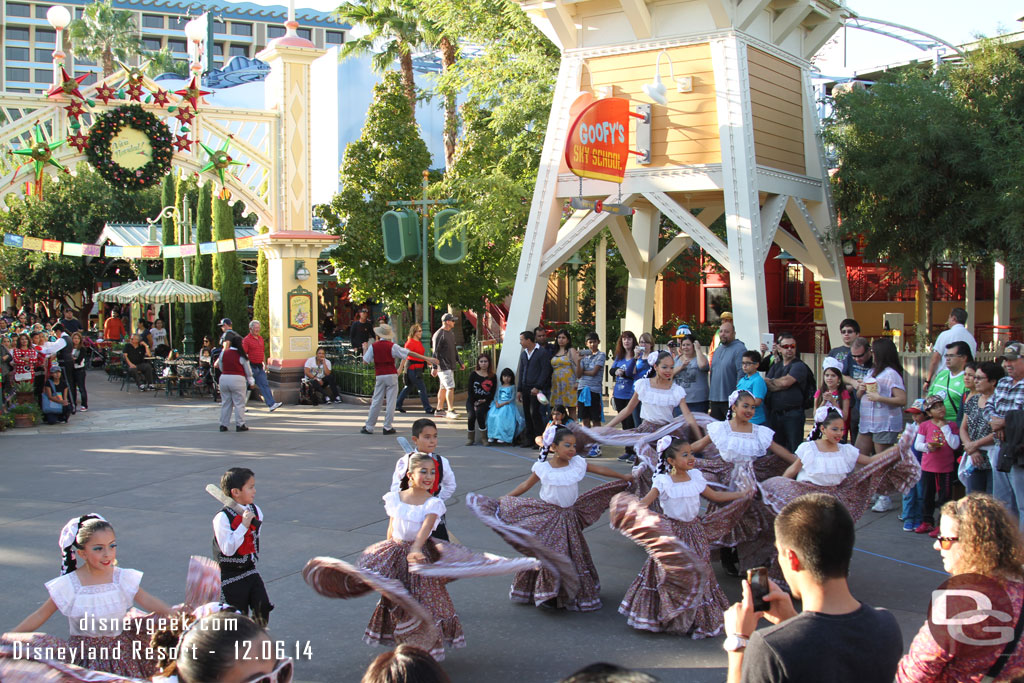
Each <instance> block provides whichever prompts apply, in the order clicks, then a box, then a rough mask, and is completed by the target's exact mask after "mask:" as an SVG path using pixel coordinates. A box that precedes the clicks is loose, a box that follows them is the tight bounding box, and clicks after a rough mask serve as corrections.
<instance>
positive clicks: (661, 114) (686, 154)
mask: <svg viewBox="0 0 1024 683" xmlns="http://www.w3.org/2000/svg"><path fill="white" fill-rule="evenodd" d="M659 52H660V50H654V51H651V52H639V53H630V54H623V55H610V56H607V57H592V58H590V59H588V60H587V62H586V66H585V67H584V68H583V76H582V89H583V90H588V91H590V92H593V93H595V94H597V93H599V92H600V89H601V88H604V87H606V86H613V92H612V94H613V96H614V97H625V98H630V99H633V100H636V101H637V102H649V101H650V98H648V97H647V95H645V94H644V91H643V85H644V84H645V83H650V82H651V81H652V80H653V78H654V71H655V62H656V61H657V59H658V53H659ZM667 52H668V56H669V57H671V59H672V68H673V70H674V73H675V75H676V76H690V77H692V78H693V92H689V93H680V92H676V85H675V83H674V82H673V81H672V79H671V77H670V76H669V65H668V59H666V58H665V57H662V59H661V79H662V82H663V83H664V84H665V88H666V90H667V93H666V98H667V99H668V105H667V106H662V105H660V104H654V105H653V106H652V120H651V163H650V164H644V165H642V166H640V165H638V164H637V163H636V161H635V160H633V159H630V161H629V164H628V166H627V168H647V169H649V168H658V167H665V166H680V165H685V164H718V163H721V161H722V148H721V143H720V141H719V137H718V111H717V107H716V106H715V78H714V70H713V68H712V66H711V50H710V47H709V46H708V44H707V43H702V44H699V45H685V46H682V47H674V48H669V49H668V50H667Z"/></svg>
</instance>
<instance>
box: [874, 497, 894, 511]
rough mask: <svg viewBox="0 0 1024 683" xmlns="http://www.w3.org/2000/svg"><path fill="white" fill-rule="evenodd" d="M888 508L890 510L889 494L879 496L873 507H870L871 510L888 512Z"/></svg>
mask: <svg viewBox="0 0 1024 683" xmlns="http://www.w3.org/2000/svg"><path fill="white" fill-rule="evenodd" d="M889 510H892V501H891V500H890V499H889V496H879V497H878V500H877V501H875V505H874V507H872V508H871V511H872V512H888V511H889Z"/></svg>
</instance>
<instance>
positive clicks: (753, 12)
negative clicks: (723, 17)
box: [736, 0, 772, 31]
mask: <svg viewBox="0 0 1024 683" xmlns="http://www.w3.org/2000/svg"><path fill="white" fill-rule="evenodd" d="M771 2H772V0H742V2H741V3H740V4H739V5H737V6H736V28H738V29H739V30H741V31H745V30H746V29H747V27H748V26H750V25H751V24H752V23H754V19H757V18H758V17H759V16H760V15H761V13H762V12H764V11H765V9H767V8H768V5H770V4H771Z"/></svg>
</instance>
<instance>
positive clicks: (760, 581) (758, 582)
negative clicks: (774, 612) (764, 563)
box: [747, 567, 771, 612]
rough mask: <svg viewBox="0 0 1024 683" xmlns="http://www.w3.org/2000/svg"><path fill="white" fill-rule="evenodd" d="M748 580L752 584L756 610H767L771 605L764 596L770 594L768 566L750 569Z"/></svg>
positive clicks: (751, 593) (751, 594)
mask: <svg viewBox="0 0 1024 683" xmlns="http://www.w3.org/2000/svg"><path fill="white" fill-rule="evenodd" d="M747 582H748V583H749V584H750V597H751V598H752V599H753V601H754V611H755V612H767V611H768V608H769V607H771V605H770V604H769V603H768V602H766V601H765V599H764V596H766V595H768V567H754V568H753V569H748V570H747Z"/></svg>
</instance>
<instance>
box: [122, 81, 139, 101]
mask: <svg viewBox="0 0 1024 683" xmlns="http://www.w3.org/2000/svg"><path fill="white" fill-rule="evenodd" d="M125 92H127V93H128V99H130V100H132V101H134V102H141V101H142V86H141V85H139V84H138V83H132V84H131V85H129V86H128V88H127V89H126V90H125Z"/></svg>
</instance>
